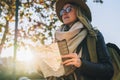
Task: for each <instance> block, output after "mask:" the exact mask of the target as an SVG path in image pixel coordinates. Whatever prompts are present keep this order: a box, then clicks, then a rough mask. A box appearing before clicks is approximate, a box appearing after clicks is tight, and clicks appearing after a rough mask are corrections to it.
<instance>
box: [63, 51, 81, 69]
mask: <svg viewBox="0 0 120 80" xmlns="http://www.w3.org/2000/svg"><path fill="white" fill-rule="evenodd" d="M62 58H66V60H65V61H64V62H62V64H63V65H65V66H69V65H74V66H76V67H80V65H81V61H80V59H79V57H78V56H77V54H76V53H71V54H67V55H63V56H62Z"/></svg>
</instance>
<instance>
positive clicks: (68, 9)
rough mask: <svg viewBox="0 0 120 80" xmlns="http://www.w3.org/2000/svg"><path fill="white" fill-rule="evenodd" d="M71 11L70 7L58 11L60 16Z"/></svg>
mask: <svg viewBox="0 0 120 80" xmlns="http://www.w3.org/2000/svg"><path fill="white" fill-rule="evenodd" d="M71 10H72V6H68V7H67V8H66V9H62V10H61V11H60V16H62V15H63V14H64V12H66V13H69V12H70V11H71Z"/></svg>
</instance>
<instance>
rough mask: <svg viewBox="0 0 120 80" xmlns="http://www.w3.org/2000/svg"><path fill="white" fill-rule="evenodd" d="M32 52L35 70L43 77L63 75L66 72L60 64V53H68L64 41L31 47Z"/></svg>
mask: <svg viewBox="0 0 120 80" xmlns="http://www.w3.org/2000/svg"><path fill="white" fill-rule="evenodd" d="M32 50H33V52H34V58H35V63H36V65H37V70H38V71H40V72H41V73H42V75H43V76H44V77H49V76H55V77H60V76H63V75H64V74H65V72H66V69H65V67H64V66H63V65H62V64H61V62H62V61H63V60H62V59H61V54H62V55H64V54H68V53H69V52H68V48H67V44H66V42H65V41H59V42H56V43H52V44H50V45H44V46H37V47H32Z"/></svg>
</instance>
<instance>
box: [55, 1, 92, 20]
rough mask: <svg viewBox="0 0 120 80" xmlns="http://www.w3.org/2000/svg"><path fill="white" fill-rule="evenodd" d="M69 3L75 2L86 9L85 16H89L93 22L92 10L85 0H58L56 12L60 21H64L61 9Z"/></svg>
mask: <svg viewBox="0 0 120 80" xmlns="http://www.w3.org/2000/svg"><path fill="white" fill-rule="evenodd" d="M67 3H74V4H77V5H79V6H80V8H81V9H82V10H84V14H85V16H86V17H87V18H88V20H89V21H90V22H91V21H92V17H91V11H90V9H89V7H88V6H87V4H86V3H85V2H84V1H83V0H57V2H56V13H57V16H58V18H59V19H60V21H62V17H61V16H60V10H61V9H62V8H63V6H64V5H65V4H67Z"/></svg>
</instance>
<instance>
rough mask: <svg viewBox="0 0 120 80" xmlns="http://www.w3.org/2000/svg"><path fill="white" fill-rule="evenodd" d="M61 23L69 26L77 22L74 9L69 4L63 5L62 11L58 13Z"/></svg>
mask: <svg viewBox="0 0 120 80" xmlns="http://www.w3.org/2000/svg"><path fill="white" fill-rule="evenodd" d="M60 15H61V17H62V20H63V23H64V24H66V25H71V24H72V23H73V22H74V21H76V20H77V14H76V9H75V7H74V6H72V5H71V4H66V5H64V7H63V9H62V10H61V11H60Z"/></svg>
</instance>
